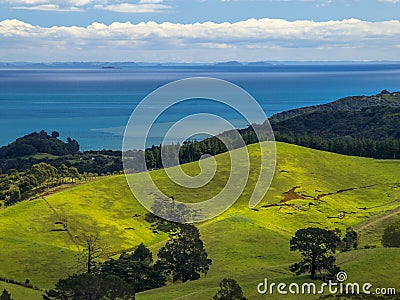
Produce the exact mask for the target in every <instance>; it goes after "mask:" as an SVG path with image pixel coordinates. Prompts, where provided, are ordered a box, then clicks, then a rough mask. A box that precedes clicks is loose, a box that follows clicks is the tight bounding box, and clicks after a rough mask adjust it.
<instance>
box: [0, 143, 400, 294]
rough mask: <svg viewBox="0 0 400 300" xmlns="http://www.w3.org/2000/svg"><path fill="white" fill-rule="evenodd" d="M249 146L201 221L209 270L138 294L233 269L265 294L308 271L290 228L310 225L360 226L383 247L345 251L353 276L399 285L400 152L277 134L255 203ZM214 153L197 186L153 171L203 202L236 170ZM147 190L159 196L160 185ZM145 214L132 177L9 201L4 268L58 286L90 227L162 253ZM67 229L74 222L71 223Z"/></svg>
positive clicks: (0, 214)
mask: <svg viewBox="0 0 400 300" xmlns="http://www.w3.org/2000/svg"><path fill="white" fill-rule="evenodd" d="M248 150H249V152H250V154H251V159H252V168H251V172H250V179H249V181H248V183H247V185H246V188H245V190H244V192H243V193H242V195H241V196H240V198H239V200H238V201H237V202H236V204H235V205H234V206H233V207H231V208H230V209H229V210H227V211H226V212H225V213H223V214H222V215H220V216H218V217H216V218H214V219H212V220H209V221H206V222H203V223H201V224H198V225H197V226H198V227H199V228H200V231H201V234H202V239H203V240H204V243H205V246H206V249H207V251H208V253H209V256H210V257H211V258H212V260H213V265H212V267H211V269H210V271H209V273H208V274H207V276H205V277H202V278H201V279H200V280H198V281H195V282H188V283H185V284H174V285H172V284H169V285H167V286H166V287H163V288H160V289H156V290H152V291H147V292H143V293H140V294H138V295H137V299H139V300H141V299H163V300H164V299H165V300H167V299H210V298H211V297H212V295H213V294H214V293H215V292H216V290H217V288H218V283H219V281H220V280H221V279H222V278H224V277H232V278H235V279H236V280H237V281H238V282H239V283H240V285H241V286H242V288H243V290H244V292H245V295H246V296H247V297H248V298H249V299H265V298H266V297H267V296H265V295H264V296H261V295H258V294H257V291H256V287H257V284H258V283H259V282H261V281H262V280H263V279H264V278H265V277H268V278H269V280H271V281H274V282H281V281H282V282H292V281H294V282H305V281H307V280H308V279H307V277H306V276H299V277H296V276H294V275H293V274H292V273H291V272H290V271H289V270H288V266H289V265H290V264H291V263H293V262H295V261H297V260H298V259H299V254H298V253H292V252H290V251H289V240H290V238H291V236H292V235H293V234H294V232H295V231H296V230H297V229H300V228H305V227H309V226H318V227H324V228H331V229H333V228H340V229H341V230H345V228H346V227H348V226H354V227H355V229H356V230H357V231H358V232H359V235H360V248H364V245H366V244H369V245H377V246H378V247H377V248H376V249H361V250H357V251H352V252H349V253H339V254H338V257H337V260H338V263H339V264H340V266H341V268H342V269H343V270H345V271H346V272H347V273H348V275H349V280H350V281H353V280H358V281H360V282H364V281H368V282H371V283H373V284H374V286H382V287H392V286H393V287H395V288H397V289H398V290H400V285H399V283H398V282H399V280H400V260H399V259H398V257H399V255H400V249H385V248H383V247H381V246H380V237H381V235H382V232H383V229H384V228H385V226H386V225H387V224H389V223H390V222H391V221H392V220H394V219H396V218H399V217H400V209H399V207H400V161H380V160H373V159H366V158H357V157H348V156H342V155H338V154H333V153H327V152H321V151H317V150H311V149H307V148H302V147H299V146H294V145H289V144H284V143H277V168H276V173H275V177H274V179H273V182H272V184H271V187H270V189H269V191H268V193H267V194H266V196H265V197H264V199H263V201H262V202H261V203H260V204H259V205H258V206H257V208H256V210H252V209H250V208H248V200H249V197H250V195H251V192H252V190H253V188H254V184H255V182H256V180H257V172H258V169H257V167H256V165H257V164H256V162H257V161H258V155H259V148H258V145H250V146H248ZM216 160H217V162H218V169H217V173H216V176H215V177H214V179H213V180H212V181H211V182H210V183H209V184H207V186H205V187H203V188H199V189H196V190H195V191H194V190H191V189H186V188H181V187H179V186H177V185H176V184H175V183H173V182H172V181H171V180H170V179H168V178H167V177H166V175H165V170H157V171H152V172H151V176H152V177H153V179H154V180H155V181H156V183H157V185H158V186H159V188H160V189H162V190H163V191H164V192H165V193H166V194H167V195H171V196H174V198H175V199H176V200H179V201H188V202H196V201H203V200H205V199H209V198H210V196H211V195H215V194H216V193H218V192H219V191H220V190H221V186H223V185H224V184H225V182H226V180H227V178H228V176H229V167H230V159H229V155H228V154H227V153H226V154H222V155H218V156H217V157H216ZM182 167H183V169H184V170H185V171H186V172H187V173H188V174H190V175H196V174H197V173H198V170H199V168H198V163H191V164H187V165H183V166H182ZM141 176H142V175H141V174H134V175H130V178H129V180H132V181H134V182H137V183H138V184H140V182H141V180H143V179H142V177H141ZM294 187H297V188H296V189H295V190H294V192H295V193H297V196H298V198H299V199H292V200H288V201H287V202H285V203H286V204H292V206H282V207H277V206H273V207H263V206H267V205H270V204H277V203H280V202H281V201H282V200H284V199H285V197H284V193H285V192H288V191H290V190H291V189H293V188H294ZM146 192H147V193H148V195H149V197H152V195H153V194H152V193H153V191H151V190H149V191H146ZM292 195H293V194H292ZM324 195H325V196H324ZM294 198H296V197H294ZM318 198H319V199H320V200H319V201H318V200H317V199H318ZM145 214H146V210H145V209H144V208H143V207H142V206H141V205H140V204H139V203H138V202H137V201H136V200H135V199H134V197H133V196H132V194H131V191H130V190H129V187H128V185H127V182H126V179H125V177H124V176H112V177H107V178H104V179H99V180H97V181H94V182H90V183H87V184H82V185H79V186H76V187H74V188H71V189H68V190H64V191H61V192H59V193H56V194H53V195H51V196H47V197H46V198H45V199H37V200H34V201H29V202H22V203H19V204H17V205H15V206H12V207H8V208H2V209H0V243H1V245H2V247H1V248H0V276H3V277H7V278H13V279H15V280H18V281H25V279H27V278H28V279H29V280H30V281H31V282H32V283H33V284H34V285H36V286H38V287H40V288H45V289H46V288H51V287H52V286H53V285H54V283H55V282H56V281H57V280H58V279H59V278H62V277H66V276H67V275H68V274H71V273H73V272H77V271H79V269H80V267H79V263H78V255H77V254H78V253H79V251H80V249H82V247H81V241H82V239H83V237H84V235H85V234H88V233H90V234H99V237H100V241H101V243H102V244H104V245H107V246H108V249H109V251H110V253H118V252H120V251H122V250H127V249H131V248H132V247H135V246H136V245H138V244H139V243H141V242H143V243H145V244H146V245H147V246H149V247H150V248H151V249H152V250H153V252H154V253H156V251H157V250H158V249H159V248H160V247H161V246H162V245H163V243H164V242H165V240H166V239H167V235H166V234H163V233H154V232H153V231H152V229H151V228H150V224H148V223H147V222H146V221H145V219H144V216H145ZM65 228H67V229H68V231H63V230H64V229H65ZM3 286H4V287H6V288H7V289H8V290H9V291H10V292H12V294H13V297H14V300H19V299H21V300H24V299H40V297H39V298H37V294H38V292H37V291H33V290H27V289H25V288H22V287H19V286H12V287H11V286H10V284H5V283H0V288H2V287H3ZM9 287H10V288H9ZM12 288H13V289H12ZM24 293H25V294H24ZM24 295H25V296H24ZM268 297H269V298H271V296H268ZM289 298H290V297H289ZM289 298H288V299H289ZM277 299H285V297H282V296H280V297H277ZM292 299H293V297H292ZM305 299H306V298H305Z"/></svg>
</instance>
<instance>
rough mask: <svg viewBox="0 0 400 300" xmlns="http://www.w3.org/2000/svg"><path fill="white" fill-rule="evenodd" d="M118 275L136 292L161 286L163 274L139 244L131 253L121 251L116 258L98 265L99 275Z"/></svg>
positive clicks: (163, 282) (144, 248)
mask: <svg viewBox="0 0 400 300" xmlns="http://www.w3.org/2000/svg"><path fill="white" fill-rule="evenodd" d="M109 275H113V276H118V277H119V278H121V279H123V280H124V281H125V282H127V283H129V284H132V285H133V286H134V289H135V291H136V292H142V291H146V290H150V289H154V288H158V287H161V286H163V285H164V284H165V281H166V279H165V276H164V275H163V274H162V272H161V270H158V269H156V268H155V267H154V265H153V257H152V253H151V252H150V250H149V249H148V248H146V247H145V246H144V245H143V244H140V245H139V246H138V247H137V248H136V250H135V251H134V252H133V253H132V254H128V253H122V254H121V255H120V257H119V258H118V259H110V260H107V261H105V262H104V263H103V264H102V265H101V267H100V276H102V277H105V276H109Z"/></svg>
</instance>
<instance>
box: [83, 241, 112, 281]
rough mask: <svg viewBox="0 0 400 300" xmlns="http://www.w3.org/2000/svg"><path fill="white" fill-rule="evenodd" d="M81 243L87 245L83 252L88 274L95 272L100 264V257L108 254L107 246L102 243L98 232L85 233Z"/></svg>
mask: <svg viewBox="0 0 400 300" xmlns="http://www.w3.org/2000/svg"><path fill="white" fill-rule="evenodd" d="M81 243H82V244H83V246H84V247H85V248H84V250H83V253H82V254H83V259H84V261H85V269H86V272H87V273H88V274H91V273H94V270H95V268H96V267H97V266H98V259H99V258H101V257H104V256H105V255H106V250H107V246H104V245H101V243H100V241H99V235H98V234H96V235H85V236H84V237H83V239H82V241H81Z"/></svg>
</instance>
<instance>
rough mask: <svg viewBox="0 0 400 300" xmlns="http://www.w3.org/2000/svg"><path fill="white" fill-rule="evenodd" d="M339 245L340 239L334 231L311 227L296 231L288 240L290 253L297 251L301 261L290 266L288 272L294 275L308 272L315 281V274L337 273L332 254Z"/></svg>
mask: <svg viewBox="0 0 400 300" xmlns="http://www.w3.org/2000/svg"><path fill="white" fill-rule="evenodd" d="M339 243H340V238H339V236H338V235H337V234H336V232H335V231H331V230H326V229H322V228H312V227H310V228H307V229H300V230H298V231H297V232H296V233H295V236H294V237H293V238H292V239H291V240H290V251H296V250H299V251H300V253H301V255H302V256H303V260H302V261H301V262H298V263H295V264H293V265H291V266H290V271H292V272H295V273H296V275H300V274H302V273H306V272H310V278H311V279H316V273H317V272H320V273H322V272H323V271H328V272H329V273H331V274H334V273H336V272H338V270H339V268H338V267H337V266H336V265H335V261H336V259H335V257H334V256H333V254H334V253H335V251H336V249H337V247H338V245H339Z"/></svg>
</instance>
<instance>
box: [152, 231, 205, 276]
mask: <svg viewBox="0 0 400 300" xmlns="http://www.w3.org/2000/svg"><path fill="white" fill-rule="evenodd" d="M158 258H159V261H158V262H157V265H158V267H160V268H161V269H162V270H164V272H165V273H166V274H168V275H171V276H172V280H173V282H176V281H178V280H181V281H182V282H186V281H188V280H196V279H199V278H200V273H204V274H207V272H208V270H209V268H210V265H211V264H212V261H211V259H209V258H208V255H207V252H206V250H205V249H204V245H203V242H202V240H201V239H200V232H199V230H198V229H197V228H196V227H195V226H194V225H191V224H182V225H181V226H180V230H179V231H178V232H173V233H171V234H170V235H169V240H168V241H167V243H166V245H165V246H164V247H162V248H161V249H160V251H159V252H158Z"/></svg>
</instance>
